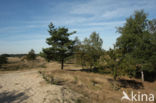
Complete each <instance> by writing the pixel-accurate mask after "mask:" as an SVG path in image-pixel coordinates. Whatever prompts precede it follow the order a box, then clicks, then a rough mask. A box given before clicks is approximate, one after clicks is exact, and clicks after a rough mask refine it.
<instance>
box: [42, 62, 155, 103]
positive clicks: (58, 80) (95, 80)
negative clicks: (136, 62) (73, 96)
mask: <svg viewBox="0 0 156 103" xmlns="http://www.w3.org/2000/svg"><path fill="white" fill-rule="evenodd" d="M55 66H58V65H57V63H56V64H55ZM58 67H59V66H58ZM68 67H69V68H68ZM72 68H75V69H72ZM40 73H41V74H42V76H43V78H44V79H45V80H46V81H47V82H48V83H51V84H52V85H61V86H64V87H66V88H70V89H71V90H73V91H75V92H77V93H79V94H83V98H81V99H80V100H79V102H80V103H120V102H121V97H122V96H123V94H122V91H123V90H124V91H126V92H127V93H130V92H131V91H132V90H133V91H134V92H136V93H138V91H140V92H141V93H147V94H149V93H153V94H155V95H156V82H154V83H150V82H144V83H143V84H142V83H141V81H140V80H137V79H129V78H127V77H120V79H118V81H114V80H113V78H112V76H111V75H104V74H96V73H88V72H82V71H80V70H79V69H78V67H77V68H76V67H75V66H74V65H66V68H65V70H64V71H62V70H59V68H58V69H57V70H56V69H51V70H48V69H47V70H45V71H40ZM125 102H126V101H125Z"/></svg>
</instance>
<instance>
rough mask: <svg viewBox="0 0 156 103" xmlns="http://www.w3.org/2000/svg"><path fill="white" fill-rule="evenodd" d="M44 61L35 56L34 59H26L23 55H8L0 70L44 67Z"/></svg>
mask: <svg viewBox="0 0 156 103" xmlns="http://www.w3.org/2000/svg"><path fill="white" fill-rule="evenodd" d="M45 65H46V61H45V60H44V59H43V58H41V57H37V59H36V60H32V61H28V60H26V59H25V56H23V57H8V63H7V64H5V65H3V67H2V69H1V70H21V69H32V68H45V67H46V66H45Z"/></svg>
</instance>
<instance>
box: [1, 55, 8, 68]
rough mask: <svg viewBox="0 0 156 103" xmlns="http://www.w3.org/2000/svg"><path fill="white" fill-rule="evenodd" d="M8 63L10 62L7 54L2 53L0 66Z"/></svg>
mask: <svg viewBox="0 0 156 103" xmlns="http://www.w3.org/2000/svg"><path fill="white" fill-rule="evenodd" d="M6 63H8V59H7V55H5V54H2V55H0V67H1V66H2V65H3V64H6Z"/></svg>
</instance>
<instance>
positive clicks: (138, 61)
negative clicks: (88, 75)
mask: <svg viewBox="0 0 156 103" xmlns="http://www.w3.org/2000/svg"><path fill="white" fill-rule="evenodd" d="M68 31H69V30H68V28H65V27H58V28H56V27H55V26H54V25H53V23H50V25H49V31H48V32H49V34H50V37H49V38H47V40H46V43H47V44H48V45H49V46H50V47H49V48H44V49H43V51H42V52H41V55H42V56H43V57H44V58H45V59H46V60H47V61H50V60H56V61H59V62H61V69H63V64H64V60H65V59H66V58H68V57H69V56H72V57H73V59H75V60H76V63H78V64H80V65H82V68H88V69H90V70H91V71H96V72H102V71H105V70H106V69H108V68H109V69H110V71H111V73H112V74H113V77H114V79H115V80H116V78H117V77H118V76H120V75H128V76H129V77H137V76H140V77H142V80H143V81H144V76H145V77H146V78H148V76H149V75H151V74H152V76H153V75H155V74H156V63H155V62H156V19H153V20H149V19H148V18H147V14H146V13H145V12H144V11H143V10H140V11H135V12H134V14H133V15H131V16H130V17H129V18H127V19H126V23H125V24H124V25H123V26H122V27H118V28H117V31H118V32H119V33H120V34H121V35H120V36H119V37H118V38H117V40H116V43H115V45H114V48H113V49H109V50H108V51H106V50H104V49H103V48H102V44H103V41H102V39H101V38H100V36H99V34H98V33H97V32H93V33H92V34H91V35H90V37H89V38H85V39H84V40H83V41H80V40H79V38H78V37H76V38H75V39H74V40H71V39H70V38H69V37H70V36H71V35H72V34H74V33H76V32H75V31H74V32H71V33H69V32H68ZM153 73H154V74H153Z"/></svg>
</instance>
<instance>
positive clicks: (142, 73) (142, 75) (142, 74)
mask: <svg viewBox="0 0 156 103" xmlns="http://www.w3.org/2000/svg"><path fill="white" fill-rule="evenodd" d="M141 80H142V82H144V72H143V70H142V71H141Z"/></svg>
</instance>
